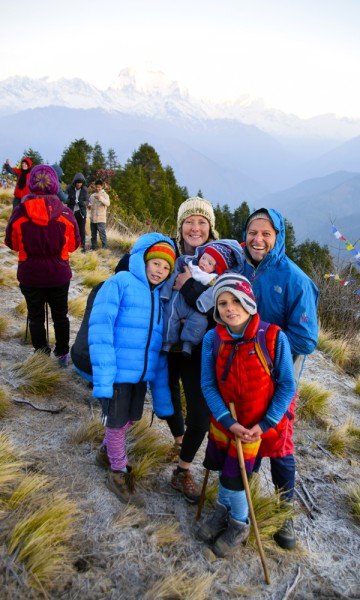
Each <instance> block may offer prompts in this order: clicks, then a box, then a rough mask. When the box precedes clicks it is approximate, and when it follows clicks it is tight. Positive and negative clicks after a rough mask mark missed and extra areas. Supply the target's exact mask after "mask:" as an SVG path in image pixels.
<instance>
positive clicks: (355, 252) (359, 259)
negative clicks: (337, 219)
mask: <svg viewBox="0 0 360 600" xmlns="http://www.w3.org/2000/svg"><path fill="white" fill-rule="evenodd" d="M331 231H332V233H333V234H334V236H335V237H336V239H337V240H343V241H344V242H345V246H346V250H348V251H349V252H350V253H351V254H352V255H353V257H354V259H355V262H356V263H357V264H358V265H360V251H359V250H357V248H355V247H354V246H353V245H352V244H351V243H350V242H349V240H347V239H346V237H345V236H344V235H343V234H342V233H340V231H339V230H338V229H336V227H332V228H331Z"/></svg>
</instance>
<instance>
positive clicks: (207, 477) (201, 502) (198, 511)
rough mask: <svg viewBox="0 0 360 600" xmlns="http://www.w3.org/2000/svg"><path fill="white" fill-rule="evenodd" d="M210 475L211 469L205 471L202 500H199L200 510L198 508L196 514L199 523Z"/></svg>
mask: <svg viewBox="0 0 360 600" xmlns="http://www.w3.org/2000/svg"><path fill="white" fill-rule="evenodd" d="M209 473H210V469H206V470H205V476H204V481H203V484H202V488H201V494H200V498H199V504H198V508H197V512H196V520H197V521H198V520H199V519H200V517H201V511H202V507H203V505H204V500H205V491H206V486H207V482H208V479H209Z"/></svg>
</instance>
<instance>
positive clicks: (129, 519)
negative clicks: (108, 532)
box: [111, 503, 147, 530]
mask: <svg viewBox="0 0 360 600" xmlns="http://www.w3.org/2000/svg"><path fill="white" fill-rule="evenodd" d="M146 520H147V517H146V514H145V513H144V511H143V510H141V509H139V508H137V507H136V506H135V505H134V504H131V503H129V504H127V505H126V507H125V508H124V510H122V511H121V512H119V513H118V514H117V515H116V517H114V519H113V520H112V521H111V525H112V526H114V527H116V528H119V529H120V530H122V529H124V528H125V527H131V528H137V527H141V526H143V525H144V524H145V523H146Z"/></svg>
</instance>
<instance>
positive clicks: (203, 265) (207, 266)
mask: <svg viewBox="0 0 360 600" xmlns="http://www.w3.org/2000/svg"><path fill="white" fill-rule="evenodd" d="M199 267H200V269H201V270H202V271H204V272H205V273H215V269H216V260H215V258H213V257H212V256H211V255H210V254H208V253H207V252H204V254H202V256H201V258H200V259H199Z"/></svg>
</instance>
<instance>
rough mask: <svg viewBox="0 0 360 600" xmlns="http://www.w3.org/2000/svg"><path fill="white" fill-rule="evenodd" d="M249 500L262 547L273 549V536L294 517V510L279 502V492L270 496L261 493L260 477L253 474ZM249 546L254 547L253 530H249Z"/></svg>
mask: <svg viewBox="0 0 360 600" xmlns="http://www.w3.org/2000/svg"><path fill="white" fill-rule="evenodd" d="M249 485H250V490H251V499H252V504H253V508H254V513H255V517H256V522H257V525H258V529H259V534H260V536H261V539H262V542H263V544H264V546H269V545H270V546H271V547H272V548H273V547H274V542H273V536H274V534H275V533H276V531H278V529H280V527H281V526H282V524H283V523H284V521H285V520H286V519H289V518H290V517H292V516H294V509H293V508H292V507H291V506H289V505H288V504H285V503H283V502H281V500H280V494H279V492H273V493H272V494H271V495H270V496H264V495H262V493H261V488H260V477H259V476H258V475H256V474H254V475H253V476H252V477H251V479H250V481H249ZM248 543H249V544H251V545H252V546H255V545H256V539H255V535H254V530H253V528H251V529H250V536H249V541H248Z"/></svg>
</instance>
